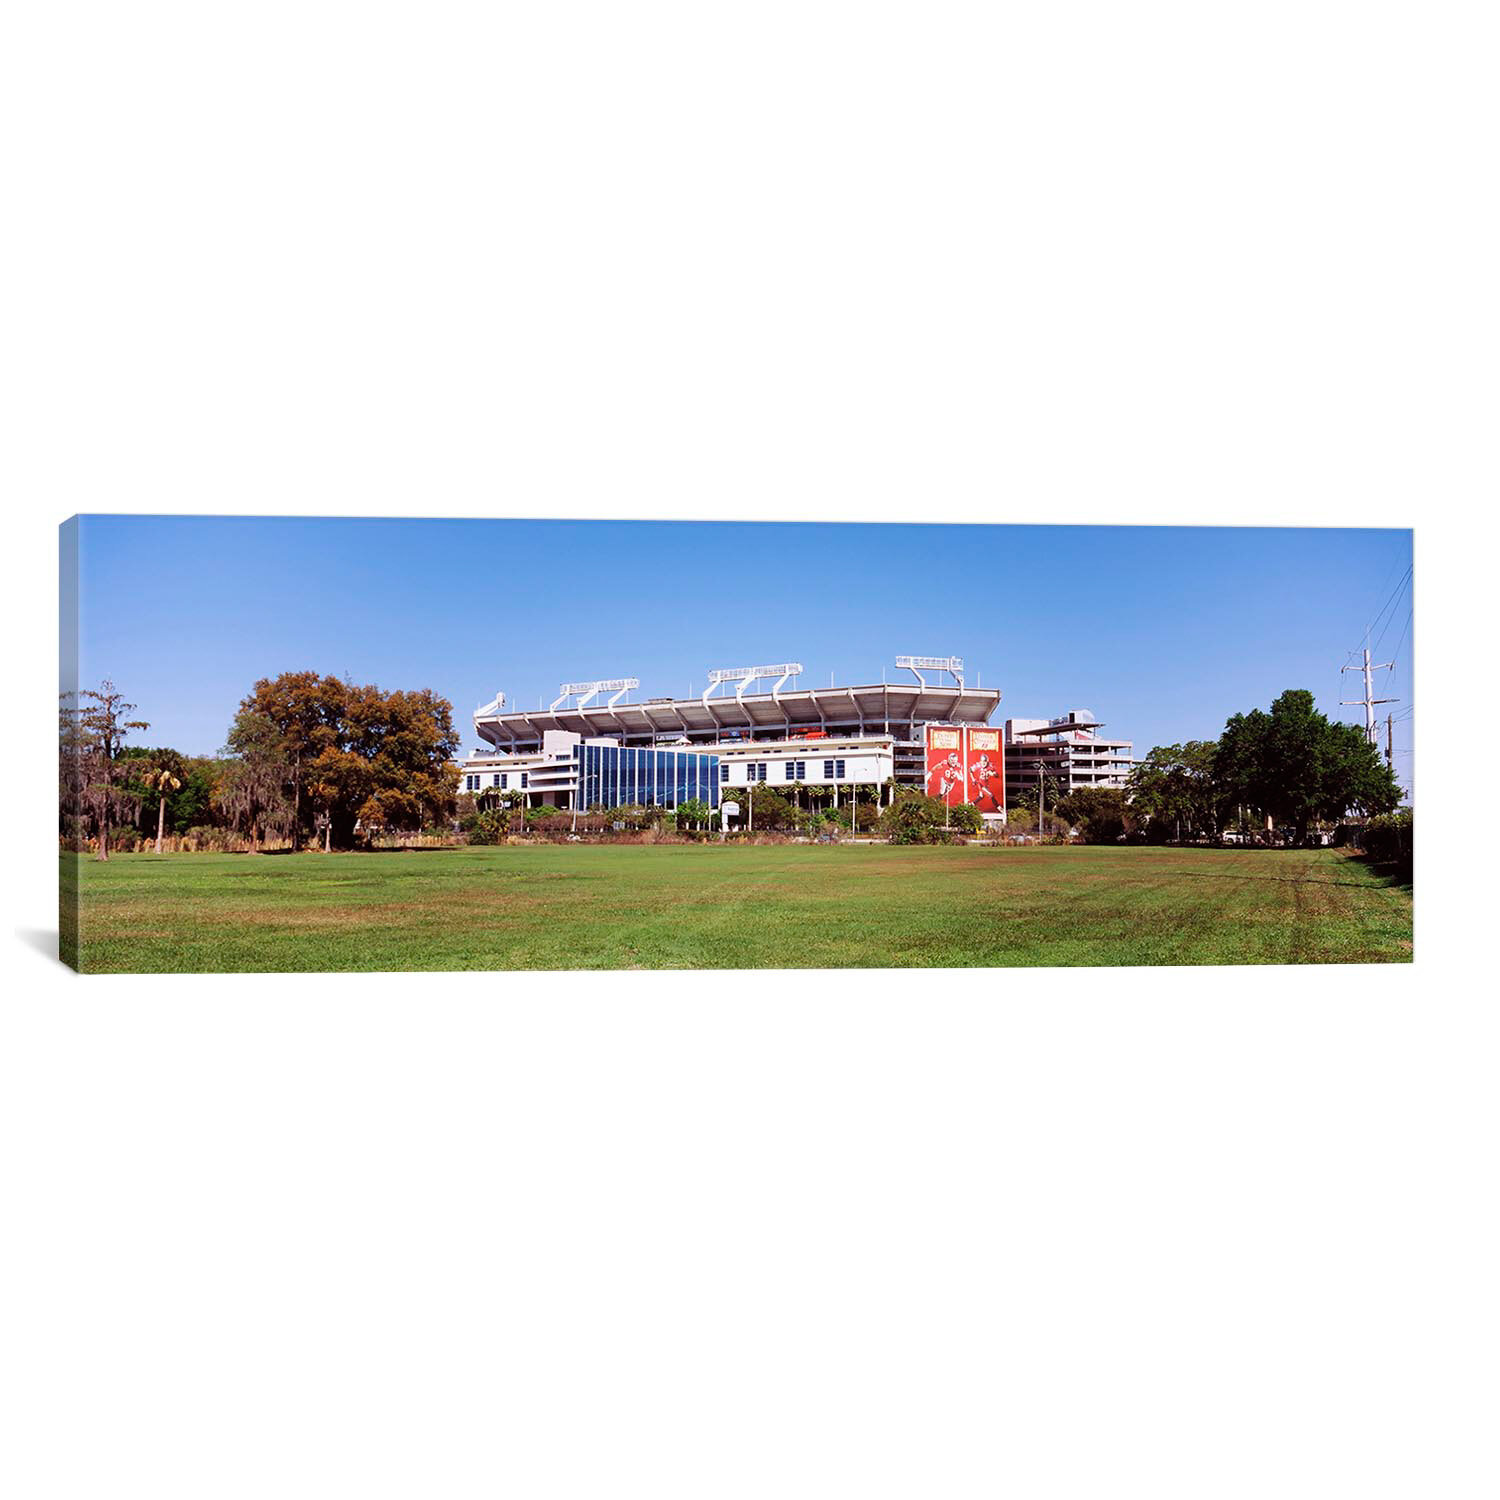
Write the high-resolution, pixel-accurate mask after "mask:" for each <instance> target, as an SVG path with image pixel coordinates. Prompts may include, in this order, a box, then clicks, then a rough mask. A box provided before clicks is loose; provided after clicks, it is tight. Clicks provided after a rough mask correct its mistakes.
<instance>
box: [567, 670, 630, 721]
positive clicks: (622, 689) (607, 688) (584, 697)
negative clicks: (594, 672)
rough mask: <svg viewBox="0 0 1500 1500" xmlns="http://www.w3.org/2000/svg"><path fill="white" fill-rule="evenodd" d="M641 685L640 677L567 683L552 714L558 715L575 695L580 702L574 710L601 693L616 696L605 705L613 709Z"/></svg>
mask: <svg viewBox="0 0 1500 1500" xmlns="http://www.w3.org/2000/svg"><path fill="white" fill-rule="evenodd" d="M640 685H641V680H640V678H639V677H602V678H600V679H599V681H597V682H565V683H563V684H562V685H561V686H560V687H559V688H558V690H557V697H556V698H555V699H553V701H552V708H551V712H553V713H556V712H557V710H558V709H559V708H561V707H562V705H563V704H564V703H566V702H567V701H568V699H569V698H571V697H572V696H573V695H574V694H575V693H577V694H578V695H579V696H578V702H577V703H575V704H574V705H573V706H574V708H580V709H581V708H582V707H583V706H584V704H586V703H587V702H588V701H589V699H590V698H594V697H597V696H598V695H599V694H600V693H613V694H614V697H613V698H611V699H610V700H609V702H608V703H607V704H606V705H605V707H606V708H613V707H614V706H615V704H616V703H618V702H619V701H620V697H621V695H622V694H624V693H628V692H629V691H630V689H631V688H638V687H639V686H640Z"/></svg>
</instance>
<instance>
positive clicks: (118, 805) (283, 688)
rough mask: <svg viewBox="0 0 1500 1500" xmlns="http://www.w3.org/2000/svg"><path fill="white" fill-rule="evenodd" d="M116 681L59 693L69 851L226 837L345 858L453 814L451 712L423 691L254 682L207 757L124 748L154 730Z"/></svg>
mask: <svg viewBox="0 0 1500 1500" xmlns="http://www.w3.org/2000/svg"><path fill="white" fill-rule="evenodd" d="M135 712H136V705H135V704H133V703H128V702H126V701H125V697H124V694H123V693H121V692H120V691H119V690H118V689H117V688H116V687H115V685H114V684H113V683H112V682H109V681H105V682H103V683H101V684H100V686H99V687H98V688H97V689H85V690H83V691H81V692H78V693H75V694H65V695H64V696H63V700H62V708H61V724H60V766H59V778H58V779H59V803H60V805H59V818H60V827H61V832H62V834H63V837H64V839H65V840H67V841H68V842H69V843H70V844H71V846H72V847H75V848H82V847H84V846H85V845H87V844H92V845H93V847H94V848H95V849H96V851H97V853H98V857H99V858H100V859H107V858H108V857H109V852H110V848H111V844H112V842H113V843H115V844H116V845H118V844H119V843H120V842H121V841H122V840H123V841H126V842H129V843H132V844H133V843H135V842H137V841H138V840H139V839H141V838H143V837H145V838H153V837H154V838H155V840H156V846H157V848H158V850H160V848H161V846H162V841H163V840H164V839H165V837H166V836H167V835H169V834H170V835H173V836H178V837H181V836H183V835H196V836H198V837H199V838H200V839H203V838H207V839H208V840H209V841H210V842H211V841H212V836H213V835H215V834H219V835H234V836H236V837H239V838H241V839H244V840H245V841H247V842H248V843H249V845H250V847H251V848H252V849H261V848H264V847H265V846H266V844H267V842H268V841H270V840H272V839H276V840H280V841H284V842H289V843H290V845H291V847H292V848H293V849H297V848H301V847H303V846H304V845H307V844H309V843H314V842H315V843H318V844H321V846H322V847H323V848H325V849H333V848H340V849H345V848H350V847H352V846H353V845H354V844H355V843H356V842H357V841H358V840H359V839H360V838H363V837H365V836H367V835H368V834H370V833H372V832H376V831H384V830H387V829H394V830H401V831H408V830H420V829H422V828H424V827H430V826H432V825H434V824H436V823H439V822H441V821H443V820H445V819H447V818H450V817H451V816H452V815H453V811H454V807H455V801H456V793H457V787H458V768H457V766H456V765H455V764H454V763H453V758H454V756H455V755H456V754H457V752H458V749H459V743H460V742H459V738H458V735H457V734H456V733H455V732H454V728H453V707H452V705H451V704H450V703H449V702H448V700H447V699H446V698H442V697H440V696H438V695H437V694H436V693H433V692H431V691H429V690H427V689H425V688H424V689H419V690H416V691H403V690H397V691H394V692H386V691H383V690H382V689H380V688H378V687H375V686H373V685H368V684H367V685H363V686H361V685H358V684H355V683H352V682H348V681H346V680H344V679H342V678H338V677H332V676H322V675H320V674H319V673H317V672H284V673H282V674H281V675H280V676H279V677H274V678H262V679H261V680H260V681H258V682H257V683H256V684H255V686H254V687H253V688H252V689H251V691H250V692H249V693H248V694H247V695H246V696H245V698H244V699H243V701H242V702H241V704H240V707H239V711H238V712H237V713H236V714H235V717H234V720H233V722H232V723H231V724H230V726H229V730H228V733H227V735H226V739H225V744H224V747H223V749H222V750H220V752H219V753H218V754H217V755H215V756H189V755H184V754H183V753H182V752H180V751H178V750H175V749H172V748H170V747H155V748H150V747H144V746H141V745H136V744H127V741H128V740H130V739H132V738H138V737H139V736H140V735H141V734H142V733H143V732H144V731H146V730H148V729H149V728H150V727H151V726H150V724H149V723H148V722H147V721H145V720H143V719H138V718H135V717H134V714H135Z"/></svg>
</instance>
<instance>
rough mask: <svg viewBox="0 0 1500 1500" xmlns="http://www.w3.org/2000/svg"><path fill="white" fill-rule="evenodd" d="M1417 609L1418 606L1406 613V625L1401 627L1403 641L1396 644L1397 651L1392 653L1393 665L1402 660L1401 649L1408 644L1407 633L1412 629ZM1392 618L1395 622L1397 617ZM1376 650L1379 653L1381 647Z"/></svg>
mask: <svg viewBox="0 0 1500 1500" xmlns="http://www.w3.org/2000/svg"><path fill="white" fill-rule="evenodd" d="M1415 608H1416V606H1415V605H1413V606H1412V609H1409V610H1407V612H1406V624H1405V625H1403V626H1402V627H1401V639H1400V640H1399V641H1397V642H1396V649H1395V650H1394V651H1392V652H1391V661H1392V663H1393V664H1394V663H1395V662H1398V661H1400V660H1401V648H1402V647H1403V646H1404V645H1405V644H1406V632H1407V631H1408V630H1410V629H1411V617H1412V610H1413V609H1415ZM1391 618H1392V619H1393V620H1394V619H1395V618H1396V617H1395V616H1394V615H1392V616H1391ZM1375 649H1376V650H1377V651H1378V650H1379V649H1380V647H1379V646H1378V645H1377V646H1376V648H1375Z"/></svg>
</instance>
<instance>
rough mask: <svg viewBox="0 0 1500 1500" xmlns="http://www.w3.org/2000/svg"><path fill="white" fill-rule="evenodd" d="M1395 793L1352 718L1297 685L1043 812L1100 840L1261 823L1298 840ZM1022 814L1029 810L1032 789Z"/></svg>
mask: <svg viewBox="0 0 1500 1500" xmlns="http://www.w3.org/2000/svg"><path fill="white" fill-rule="evenodd" d="M1400 801H1401V788H1400V785H1399V783H1398V782H1397V780H1396V775H1395V772H1394V771H1393V770H1392V769H1391V767H1390V766H1389V765H1388V764H1387V763H1386V762H1385V761H1384V760H1383V759H1382V758H1381V756H1380V752H1379V750H1377V749H1376V747H1375V746H1374V745H1372V744H1371V743H1370V742H1369V740H1367V739H1366V738H1365V735H1364V731H1363V730H1361V729H1360V728H1358V727H1357V726H1356V725H1353V724H1343V723H1340V722H1338V721H1337V720H1332V719H1329V718H1328V717H1327V716H1326V715H1325V714H1322V713H1320V712H1318V710H1317V709H1316V708H1315V707H1314V700H1313V695H1312V694H1311V693H1310V692H1308V691H1306V690H1305V689H1301V688H1293V689H1289V690H1288V691H1286V692H1284V693H1282V694H1281V696H1280V697H1279V698H1277V699H1276V701H1275V702H1274V703H1272V704H1271V707H1270V710H1269V711H1266V710H1263V709H1252V710H1251V711H1250V712H1249V713H1240V714H1235V715H1234V716H1233V717H1232V718H1230V719H1229V720H1228V722H1227V723H1226V724H1225V725H1224V732H1223V733H1222V734H1221V735H1220V736H1219V738H1218V739H1217V740H1189V741H1187V742H1186V743H1185V744H1181V745H1158V746H1156V747H1155V748H1153V749H1152V750H1151V752H1150V753H1149V754H1148V755H1147V756H1146V757H1145V758H1144V759H1143V760H1142V761H1140V762H1139V763H1138V764H1137V765H1136V766H1135V768H1134V769H1133V770H1132V771H1131V773H1130V778H1129V782H1128V785H1127V787H1126V788H1125V789H1124V790H1119V789H1110V788H1103V787H1096V788H1083V789H1080V790H1079V791H1075V792H1073V793H1072V794H1071V795H1070V796H1068V797H1065V798H1060V799H1058V800H1057V802H1056V803H1055V804H1053V803H1051V802H1050V801H1049V803H1048V807H1047V814H1048V816H1049V818H1050V817H1052V816H1053V815H1055V816H1056V818H1057V819H1059V820H1061V821H1064V822H1066V823H1071V824H1072V825H1074V826H1079V827H1081V828H1082V831H1083V833H1084V836H1085V837H1086V838H1089V839H1090V840H1095V841H1098V842H1108V841H1112V840H1116V839H1118V838H1119V837H1121V836H1122V835H1124V836H1131V835H1139V836H1142V837H1145V838H1148V839H1153V840H1166V839H1203V838H1209V839H1215V840H1217V839H1220V838H1222V837H1223V836H1224V835H1225V834H1226V833H1230V832H1232V831H1240V832H1243V833H1245V834H1247V835H1249V834H1250V833H1252V832H1258V831H1261V830H1264V829H1266V828H1267V827H1274V828H1279V829H1284V830H1287V832H1288V833H1289V835H1290V837H1291V838H1292V840H1293V841H1294V842H1296V843H1306V842H1307V839H1308V835H1309V832H1310V831H1311V830H1312V829H1313V828H1314V827H1316V826H1318V825H1320V824H1336V823H1339V822H1340V821H1341V820H1342V819H1345V818H1348V817H1350V816H1354V817H1359V818H1374V817H1378V816H1381V815H1384V814H1387V813H1390V812H1392V811H1393V810H1394V809H1395V808H1396V807H1397V806H1398V805H1399V803H1400ZM1027 802H1028V804H1029V805H1028V806H1025V807H1023V808H1022V809H1021V815H1020V819H1018V817H1017V814H1015V813H1012V815H1011V824H1012V827H1015V826H1018V823H1019V822H1020V821H1024V819H1025V818H1026V817H1027V816H1030V817H1031V818H1032V819H1033V820H1034V819H1035V817H1036V813H1037V808H1036V794H1035V793H1032V794H1030V796H1029V798H1028V799H1027Z"/></svg>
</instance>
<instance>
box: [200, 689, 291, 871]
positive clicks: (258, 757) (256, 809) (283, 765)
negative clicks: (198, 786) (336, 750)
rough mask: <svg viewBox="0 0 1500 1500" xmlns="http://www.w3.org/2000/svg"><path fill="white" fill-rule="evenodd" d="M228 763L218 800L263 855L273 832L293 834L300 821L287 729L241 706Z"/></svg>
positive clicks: (228, 751) (229, 747) (230, 819)
mask: <svg viewBox="0 0 1500 1500" xmlns="http://www.w3.org/2000/svg"><path fill="white" fill-rule="evenodd" d="M225 754H226V756H227V757H228V760H227V762H226V764H225V767H224V772H223V775H222V776H221V777H220V780H219V783H218V786H217V787H216V789H215V794H214V801H215V803H216V804H217V805H218V807H219V808H220V810H221V811H222V812H223V813H224V814H225V816H226V817H227V818H228V819H229V821H230V823H231V825H232V826H233V827H236V828H239V829H241V830H242V831H244V832H246V833H248V834H249V837H250V845H251V848H252V850H254V851H256V852H259V850H260V847H261V843H262V841H263V839H264V837H265V835H266V834H267V833H286V832H289V831H290V829H291V827H292V824H293V822H294V820H295V816H296V815H295V812H294V810H293V805H292V802H291V799H290V798H289V797H288V796H287V784H288V782H289V780H290V755H289V753H288V749H287V745H286V741H285V740H284V739H283V737H282V734H281V731H280V730H279V729H278V728H277V727H276V725H275V724H274V723H273V722H272V721H271V720H270V719H268V718H267V717H266V716H265V715H264V714H260V713H256V712H255V711H254V710H253V709H247V708H241V710H240V712H239V713H238V714H237V715H236V716H235V721H234V723H233V725H232V726H231V727H230V731H229V744H228V746H227V747H226V749H225Z"/></svg>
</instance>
